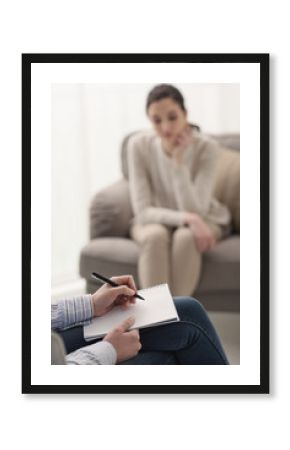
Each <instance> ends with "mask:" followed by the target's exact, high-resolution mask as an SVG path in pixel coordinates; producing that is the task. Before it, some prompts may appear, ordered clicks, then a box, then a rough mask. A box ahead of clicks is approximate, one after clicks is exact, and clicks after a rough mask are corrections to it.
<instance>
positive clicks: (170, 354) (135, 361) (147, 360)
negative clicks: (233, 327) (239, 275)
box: [61, 297, 227, 365]
mask: <svg viewBox="0 0 290 450" xmlns="http://www.w3.org/2000/svg"><path fill="white" fill-rule="evenodd" d="M174 301H175V305H176V308H177V311H178V315H179V318H180V322H176V323H170V324H166V325H162V326H157V327H152V328H147V329H141V330H140V341H141V344H142V349H141V351H140V352H139V353H138V355H136V356H135V357H134V358H131V359H129V360H127V361H124V362H122V363H120V364H123V365H165V364H227V360H226V356H225V354H224V352H223V349H222V346H221V343H220V340H219V338H218V336H217V334H216V331H215V329H214V327H213V325H212V324H211V322H210V320H209V318H208V316H207V314H206V311H205V310H204V308H203V307H202V305H201V304H200V303H199V302H198V301H197V300H195V299H193V298H188V297H187V298H184V297H177V298H175V299H174ZM61 336H62V338H63V340H64V344H65V347H66V351H67V353H71V352H73V351H74V350H77V349H78V348H81V347H84V346H86V345H90V344H92V343H94V342H97V341H98V340H94V341H90V342H87V341H85V340H84V337H83V327H82V326H81V327H75V328H71V329H68V330H65V331H63V332H62V333H61Z"/></svg>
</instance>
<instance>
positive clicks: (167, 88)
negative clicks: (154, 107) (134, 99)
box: [146, 83, 200, 131]
mask: <svg viewBox="0 0 290 450" xmlns="http://www.w3.org/2000/svg"><path fill="white" fill-rule="evenodd" d="M163 98H171V99H172V100H173V101H175V102H176V103H177V104H178V105H179V106H180V108H181V109H182V110H183V111H184V112H186V108H185V106H184V98H183V95H182V94H181V92H180V91H179V90H178V89H177V88H176V87H174V86H172V84H165V83H163V84H158V85H157V86H155V87H154V88H153V89H151V91H150V92H149V94H148V96H147V101H146V112H148V108H149V106H150V105H151V103H154V102H158V101H159V100H162V99H163ZM189 125H190V126H191V128H193V129H195V130H197V131H200V127H199V126H198V125H196V124H193V123H190V124H189Z"/></svg>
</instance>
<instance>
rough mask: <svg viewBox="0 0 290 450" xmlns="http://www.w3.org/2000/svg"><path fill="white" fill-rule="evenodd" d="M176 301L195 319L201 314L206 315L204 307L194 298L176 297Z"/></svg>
mask: <svg viewBox="0 0 290 450" xmlns="http://www.w3.org/2000/svg"><path fill="white" fill-rule="evenodd" d="M174 300H175V301H176V304H177V305H180V306H181V307H182V309H183V310H186V311H187V312H188V313H190V315H191V316H193V317H194V316H197V315H199V314H206V310H205V308H204V306H203V305H202V304H201V303H200V302H199V301H198V300H196V299H195V298H193V297H175V298H174Z"/></svg>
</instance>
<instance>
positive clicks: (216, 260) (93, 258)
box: [80, 235, 240, 299]
mask: <svg viewBox="0 0 290 450" xmlns="http://www.w3.org/2000/svg"><path fill="white" fill-rule="evenodd" d="M138 255H139V248H138V245H137V244H136V243H135V242H134V241H132V240H131V239H124V238H109V237H108V238H98V239H94V240H92V241H91V242H90V243H89V244H87V245H86V246H85V247H84V248H83V249H82V252H81V257H80V274H81V276H83V277H84V278H86V279H90V274H91V273H92V272H100V273H102V274H104V275H105V276H108V277H110V276H112V275H125V274H132V275H133V277H134V279H135V280H136V282H137V285H138V273H137V261H138ZM239 288H240V238H239V236H238V235H233V236H230V237H228V238H227V239H224V240H222V241H221V242H219V243H218V244H217V245H216V246H215V247H214V248H213V249H212V250H211V251H209V252H207V253H205V254H204V255H203V270H202V276H201V280H200V283H199V287H198V292H199V293H200V294H201V293H202V292H217V291H224V292H226V291H238V290H239ZM200 298H201V299H202V297H201V295H200Z"/></svg>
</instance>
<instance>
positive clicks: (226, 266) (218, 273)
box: [197, 235, 240, 294]
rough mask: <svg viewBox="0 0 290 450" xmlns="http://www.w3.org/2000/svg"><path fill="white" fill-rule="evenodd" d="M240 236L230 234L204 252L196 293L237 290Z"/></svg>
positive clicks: (238, 285)
mask: <svg viewBox="0 0 290 450" xmlns="http://www.w3.org/2000/svg"><path fill="white" fill-rule="evenodd" d="M239 289H240V236H239V235H232V236H230V237H228V238H227V239H224V240H222V241H220V242H219V243H218V244H217V245H216V246H215V247H214V248H213V249H212V250H210V251H209V252H206V253H204V255H203V266H202V274H201V279H200V281H199V285H198V291H197V292H198V293H200V294H201V293H202V292H216V291H227V290H229V291H239Z"/></svg>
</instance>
